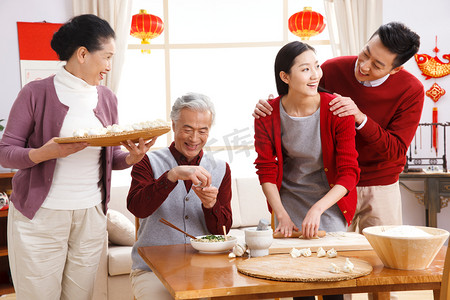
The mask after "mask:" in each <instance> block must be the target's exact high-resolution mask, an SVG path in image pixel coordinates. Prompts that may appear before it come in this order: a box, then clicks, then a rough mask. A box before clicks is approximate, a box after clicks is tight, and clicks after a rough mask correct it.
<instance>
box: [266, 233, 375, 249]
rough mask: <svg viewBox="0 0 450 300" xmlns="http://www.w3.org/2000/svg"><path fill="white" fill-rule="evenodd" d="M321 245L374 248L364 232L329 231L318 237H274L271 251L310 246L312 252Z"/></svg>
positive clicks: (325, 247)
mask: <svg viewBox="0 0 450 300" xmlns="http://www.w3.org/2000/svg"><path fill="white" fill-rule="evenodd" d="M319 247H322V248H323V249H324V250H325V251H327V250H329V249H331V248H334V249H335V250H336V251H353V250H372V246H371V245H370V244H369V242H368V241H367V239H366V237H365V236H364V235H362V234H359V233H356V232H327V235H326V236H324V237H323V238H317V239H308V240H307V239H300V238H281V239H280V238H277V239H273V242H272V246H270V248H269V253H270V254H279V253H289V252H290V251H291V249H292V248H297V249H303V248H310V249H311V251H312V252H317V249H318V248H319Z"/></svg>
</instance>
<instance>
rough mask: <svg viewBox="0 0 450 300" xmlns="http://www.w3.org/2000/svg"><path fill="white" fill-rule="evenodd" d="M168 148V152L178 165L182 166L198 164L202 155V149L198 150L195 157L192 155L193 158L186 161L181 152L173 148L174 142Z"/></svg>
mask: <svg viewBox="0 0 450 300" xmlns="http://www.w3.org/2000/svg"><path fill="white" fill-rule="evenodd" d="M169 150H170V153H172V155H173V157H174V158H175V160H176V161H177V163H178V165H180V166H183V165H188V166H198V165H200V161H201V159H202V157H203V149H202V150H200V152H199V153H198V155H197V156H196V157H194V159H193V160H191V161H190V162H188V160H187V158H186V157H185V156H184V155H183V154H181V152H180V151H178V150H177V149H176V148H175V142H172V144H171V145H170V147H169Z"/></svg>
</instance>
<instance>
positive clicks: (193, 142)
mask: <svg viewBox="0 0 450 300" xmlns="http://www.w3.org/2000/svg"><path fill="white" fill-rule="evenodd" d="M211 123H212V115H211V112H209V111H196V110H192V109H188V108H183V109H182V110H181V111H180V116H179V119H178V120H177V121H174V122H172V128H173V132H174V135H175V137H174V141H175V149H177V150H178V151H179V152H180V153H181V154H183V155H184V156H185V157H186V158H187V160H188V161H191V160H192V159H193V158H194V157H196V156H197V155H198V154H199V153H200V151H201V150H202V149H203V146H205V144H206V142H207V141H208V136H209V131H210V129H211Z"/></svg>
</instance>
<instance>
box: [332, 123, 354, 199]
mask: <svg viewBox="0 0 450 300" xmlns="http://www.w3.org/2000/svg"><path fill="white" fill-rule="evenodd" d="M335 121H336V122H337V125H336V132H335V134H336V145H335V153H336V157H335V161H336V182H335V183H336V184H340V185H342V186H344V187H345V188H346V189H347V190H348V191H351V190H353V189H354V188H355V187H356V184H357V183H358V181H359V173H360V170H359V167H358V161H357V158H358V152H357V151H356V148H355V135H356V133H355V119H354V118H353V116H352V117H343V118H340V117H337V118H335Z"/></svg>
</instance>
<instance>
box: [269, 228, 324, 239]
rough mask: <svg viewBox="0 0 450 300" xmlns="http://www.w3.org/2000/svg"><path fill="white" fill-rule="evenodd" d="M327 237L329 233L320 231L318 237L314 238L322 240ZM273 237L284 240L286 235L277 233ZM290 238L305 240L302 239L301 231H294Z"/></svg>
mask: <svg viewBox="0 0 450 300" xmlns="http://www.w3.org/2000/svg"><path fill="white" fill-rule="evenodd" d="M325 235H327V233H326V232H325V231H323V230H319V231H318V232H317V236H316V237H314V238H321V237H324V236H325ZM273 237H274V238H275V239H278V238H284V234H282V233H281V232H276V233H274V234H273ZM289 238H301V239H302V238H303V237H302V232H301V231H292V235H291V236H289Z"/></svg>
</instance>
